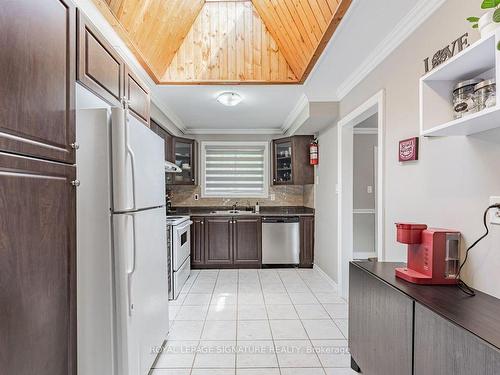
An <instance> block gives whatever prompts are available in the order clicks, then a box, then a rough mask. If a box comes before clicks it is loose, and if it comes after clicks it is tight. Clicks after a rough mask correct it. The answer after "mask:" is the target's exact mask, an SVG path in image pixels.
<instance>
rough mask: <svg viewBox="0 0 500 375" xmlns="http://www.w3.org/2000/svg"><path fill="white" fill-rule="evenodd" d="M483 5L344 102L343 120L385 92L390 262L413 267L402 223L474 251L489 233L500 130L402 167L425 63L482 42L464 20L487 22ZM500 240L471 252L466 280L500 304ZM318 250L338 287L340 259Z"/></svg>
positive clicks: (450, 17)
mask: <svg viewBox="0 0 500 375" xmlns="http://www.w3.org/2000/svg"><path fill="white" fill-rule="evenodd" d="M480 3H481V1H480V0H474V1H470V0H448V1H447V2H446V3H445V4H444V5H443V6H442V7H441V8H440V9H439V10H438V11H437V12H436V13H435V14H434V15H432V16H431V17H430V18H429V20H427V21H426V22H425V23H424V24H422V26H421V27H420V28H419V29H418V30H417V31H416V32H415V33H413V34H412V35H411V36H410V37H409V38H408V39H407V40H406V41H405V42H404V43H403V44H402V45H401V46H400V47H398V49H396V51H394V52H393V53H392V54H391V55H390V56H389V57H388V58H387V59H386V60H385V61H384V62H383V63H382V64H381V65H379V66H378V67H377V68H376V69H375V70H374V71H373V72H371V73H370V75H369V76H368V77H367V78H366V79H364V80H363V81H362V82H361V83H360V84H359V85H358V86H357V87H356V88H355V89H354V90H352V91H351V92H350V93H349V94H348V95H347V96H346V97H345V98H344V99H343V100H342V101H341V105H340V111H341V116H340V117H341V118H342V117H344V116H346V115H347V114H348V113H350V112H351V111H352V110H354V109H355V108H356V107H358V106H359V105H361V104H362V103H363V102H364V101H366V100H367V99H368V98H370V97H371V96H373V95H374V94H375V93H377V92H378V91H379V90H381V89H385V92H386V121H385V160H384V170H385V173H384V179H385V191H384V194H385V201H386V207H385V249H386V252H385V253H386V256H387V259H386V260H389V261H391V260H392V261H401V260H406V249H405V246H403V245H400V244H397V243H396V241H395V227H394V223H395V222H397V221H413V222H422V223H426V224H429V225H431V226H439V227H447V228H454V229H457V230H460V231H461V232H462V234H463V238H464V244H463V245H464V246H468V245H470V244H471V243H472V242H473V241H474V240H475V239H476V238H477V237H479V236H480V235H481V234H482V233H483V228H482V214H483V211H484V209H485V207H486V206H487V205H488V204H489V196H491V195H500V173H499V162H498V161H499V160H500V130H493V131H490V132H487V133H483V134H478V135H474V136H470V137H448V138H436V139H428V138H421V139H420V141H421V147H420V160H419V161H418V162H416V163H412V164H406V165H400V164H399V163H398V160H397V150H398V141H399V140H401V139H405V138H408V137H411V136H416V135H418V134H419V114H418V80H419V78H420V76H421V75H423V73H424V66H423V62H422V61H423V59H424V58H425V57H427V56H432V55H433V54H434V52H435V51H437V50H438V49H441V48H443V47H444V46H445V45H446V44H447V43H450V42H451V41H453V40H454V39H456V38H457V37H459V36H460V35H462V34H463V33H465V32H469V35H470V38H469V39H470V43H472V42H474V41H475V40H477V38H478V33H477V32H476V31H473V30H472V29H470V26H469V25H468V22H467V21H465V18H466V17H468V16H472V15H478V14H481V10H480ZM444 25H446V27H444ZM328 135H330V136H328ZM335 135H336V130H332V129H329V130H328V131H327V132H324V133H322V134H321V135H320V141H321V139H322V138H324V139H327V140H328V144H329V145H334V144H335V140H334V139H331V136H335ZM321 146H322V145H321V143H320V147H321ZM320 149H321V150H322V159H321V162H322V164H323V166H325V165H326V166H330V167H332V168H335V165H336V163H337V160H336V153H335V152H334V151H332V152H330V151H329V152H328V159H326V157H327V155H326V151H325V149H326V147H325V145H323V147H321V148H320ZM327 160H328V161H327ZM323 168H324V167H323ZM325 174H326V175H325ZM335 174H336V171H335V172H332V170H329V169H327V170H326V171H325V170H324V169H323V173H321V175H320V179H327V180H329V181H330V182H331V183H332V185H334V184H335V183H336V181H335V180H332V176H335ZM320 190H321V188H320ZM334 199H335V198H334V197H330V196H327V195H321V196H319V195H318V200H317V206H318V207H322V206H323V205H330V203H329V200H334ZM324 217H325V216H324ZM320 219H321V218H319V217H318V221H319V220H320ZM328 220H329V221H328V223H321V224H319V225H321V227H323V228H330V229H329V231H330V232H332V228H334V227H336V225H337V223H336V213H332V214H331V215H330V217H329V219H328ZM499 240H500V228H499V227H496V228H493V230H492V234H491V235H490V237H489V238H488V239H486V240H484V241H483V242H482V243H481V244H480V245H478V246H477V248H475V249H474V250H472V252H471V254H470V258H469V259H470V260H469V263H468V265H467V267H466V270H465V279H466V280H467V281H469V282H471V284H472V285H473V286H474V287H475V288H477V289H479V290H482V291H484V292H486V293H489V294H492V295H495V296H497V297H500V272H498V269H500V247H499V246H498V243H499ZM335 242H336V241H333V243H335ZM317 246H318V247H317V248H316V251H317V254H319V256H318V257H317V262H318V265H319V266H320V267H321V268H322V269H324V270H325V271H327V272H328V273H329V275H330V276H331V277H332V278H333V279H334V280H336V277H337V275H336V272H335V270H336V265H335V261H334V259H336V254H332V249H331V247H328V246H327V244H326V243H325V242H324V241H318V244H317ZM333 252H335V251H333ZM325 254H328V257H326V256H325ZM331 270H333V271H331Z"/></svg>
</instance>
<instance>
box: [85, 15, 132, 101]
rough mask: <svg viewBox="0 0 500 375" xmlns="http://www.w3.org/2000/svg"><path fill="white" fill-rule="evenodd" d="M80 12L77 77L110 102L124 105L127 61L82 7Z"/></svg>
mask: <svg viewBox="0 0 500 375" xmlns="http://www.w3.org/2000/svg"><path fill="white" fill-rule="evenodd" d="M77 13H78V19H77V29H78V37H77V50H78V69H77V74H78V76H77V79H78V81H79V82H81V83H82V84H83V85H84V86H86V87H87V88H88V89H89V90H91V91H92V92H94V93H95V94H97V95H98V96H100V97H101V98H102V99H104V100H105V101H107V102H108V103H109V104H111V105H120V103H121V100H122V97H123V96H124V82H123V81H124V78H125V62H124V61H123V60H122V58H121V57H120V56H119V55H118V53H117V52H116V51H115V50H114V49H113V47H112V46H111V45H110V44H109V43H108V42H107V41H106V40H105V39H104V37H103V36H102V35H101V34H100V33H99V32H98V31H97V30H96V28H95V27H94V25H92V23H91V22H90V21H89V19H88V18H87V17H86V16H85V15H84V14H83V13H82V12H81V11H80V10H78V11H77Z"/></svg>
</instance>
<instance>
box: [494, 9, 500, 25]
mask: <svg viewBox="0 0 500 375" xmlns="http://www.w3.org/2000/svg"><path fill="white" fill-rule="evenodd" d="M493 22H497V23H498V22H500V8H499V9H497V10H495V12H494V13H493Z"/></svg>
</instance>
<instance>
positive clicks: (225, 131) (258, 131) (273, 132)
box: [185, 128, 283, 135]
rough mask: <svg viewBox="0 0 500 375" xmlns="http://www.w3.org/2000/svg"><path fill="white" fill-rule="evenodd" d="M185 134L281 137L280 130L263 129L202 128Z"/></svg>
mask: <svg viewBox="0 0 500 375" xmlns="http://www.w3.org/2000/svg"><path fill="white" fill-rule="evenodd" d="M185 134H192V135H199V134H223V135H225V134H241V135H250V134H253V135H255V134H259V135H276V134H278V135H283V132H282V131H281V129H280V128H264V129H203V128H187V129H186V131H185Z"/></svg>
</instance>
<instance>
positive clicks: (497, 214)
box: [490, 197, 500, 225]
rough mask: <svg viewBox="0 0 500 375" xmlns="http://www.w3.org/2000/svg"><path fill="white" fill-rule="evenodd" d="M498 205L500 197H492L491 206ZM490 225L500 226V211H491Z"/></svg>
mask: <svg viewBox="0 0 500 375" xmlns="http://www.w3.org/2000/svg"><path fill="white" fill-rule="evenodd" d="M497 203H498V204H500V197H490V205H492V204H497ZM490 223H491V224H497V225H500V209H498V208H497V209H494V208H492V209H491V210H490Z"/></svg>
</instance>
